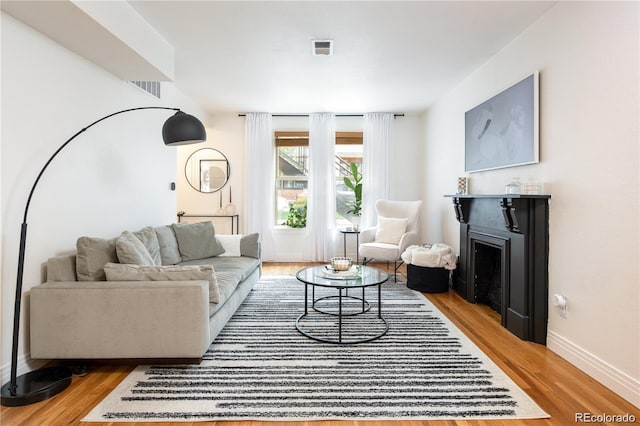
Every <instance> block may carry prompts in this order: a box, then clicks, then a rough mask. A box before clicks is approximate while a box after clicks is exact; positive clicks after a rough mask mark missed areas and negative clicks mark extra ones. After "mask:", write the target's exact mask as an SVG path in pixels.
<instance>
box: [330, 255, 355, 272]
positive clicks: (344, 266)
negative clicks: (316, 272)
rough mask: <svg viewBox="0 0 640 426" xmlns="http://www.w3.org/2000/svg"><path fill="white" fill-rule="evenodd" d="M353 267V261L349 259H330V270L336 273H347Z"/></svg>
mask: <svg viewBox="0 0 640 426" xmlns="http://www.w3.org/2000/svg"><path fill="white" fill-rule="evenodd" d="M352 265H353V259H352V258H350V257H332V258H331V268H332V269H333V270H334V271H336V272H342V271H348V270H349V269H351V266H352Z"/></svg>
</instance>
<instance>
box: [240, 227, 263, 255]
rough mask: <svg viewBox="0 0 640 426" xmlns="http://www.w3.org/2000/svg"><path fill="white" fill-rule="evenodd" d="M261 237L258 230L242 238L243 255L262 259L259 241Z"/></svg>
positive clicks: (241, 248)
mask: <svg viewBox="0 0 640 426" xmlns="http://www.w3.org/2000/svg"><path fill="white" fill-rule="evenodd" d="M259 239H260V234H258V233H257V232H256V233H253V234H249V235H245V236H243V237H242V239H241V240H240V254H241V255H242V256H249V257H254V258H256V259H260V244H259V243H258V240H259Z"/></svg>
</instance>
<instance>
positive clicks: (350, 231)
mask: <svg viewBox="0 0 640 426" xmlns="http://www.w3.org/2000/svg"><path fill="white" fill-rule="evenodd" d="M339 231H340V233H341V234H342V246H343V248H344V251H343V252H344V257H347V235H353V234H355V235H356V264H358V263H360V231H359V230H355V229H340V230H339Z"/></svg>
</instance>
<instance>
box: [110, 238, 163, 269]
mask: <svg viewBox="0 0 640 426" xmlns="http://www.w3.org/2000/svg"><path fill="white" fill-rule="evenodd" d="M116 253H117V254H118V261H119V262H120V263H128V264H132V265H154V263H153V258H152V257H151V255H150V254H149V251H148V250H147V248H146V247H145V246H144V244H142V241H140V240H139V239H138V237H136V236H135V235H133V234H132V233H131V232H129V231H124V232H123V233H122V234H120V236H119V237H118V239H117V240H116Z"/></svg>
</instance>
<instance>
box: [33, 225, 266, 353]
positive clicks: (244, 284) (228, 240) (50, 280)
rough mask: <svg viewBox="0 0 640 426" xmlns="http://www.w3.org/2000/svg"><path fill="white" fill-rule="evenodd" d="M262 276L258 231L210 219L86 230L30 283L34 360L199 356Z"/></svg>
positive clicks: (48, 263) (50, 261) (51, 260)
mask: <svg viewBox="0 0 640 426" xmlns="http://www.w3.org/2000/svg"><path fill="white" fill-rule="evenodd" d="M260 273H261V261H260V243H259V241H258V235H257V234H252V235H247V236H241V235H225V236H223V235H215V230H214V228H213V225H212V224H211V222H202V223H198V224H185V223H180V224H173V225H167V226H163V227H157V228H151V227H147V228H144V229H141V230H140V231H138V232H133V233H130V232H126V231H125V232H123V233H122V234H121V235H120V236H118V237H116V238H113V239H100V238H88V237H81V238H79V239H78V242H77V253H75V254H73V255H69V256H58V257H54V258H52V259H49V261H48V262H47V282H45V283H44V284H41V285H39V286H36V287H33V288H32V289H31V293H30V308H31V309H30V317H31V357H32V358H33V359H76V360H84V359H110V358H120V359H123V358H126V359H130V358H145V359H153V358H163V359H167V358H180V359H199V358H201V357H202V355H203V354H204V353H205V352H206V350H207V348H208V347H209V345H210V344H211V342H212V341H213V340H214V339H215V337H216V336H217V335H218V333H219V332H220V330H221V329H222V328H223V327H224V325H225V324H226V323H227V321H228V320H229V318H231V316H232V315H233V313H234V312H235V311H236V309H237V308H238V306H240V304H241V303H242V301H243V300H244V299H245V297H246V296H247V294H249V292H250V291H251V289H252V288H253V286H254V285H255V283H256V282H257V281H258V279H259V277H260Z"/></svg>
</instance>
